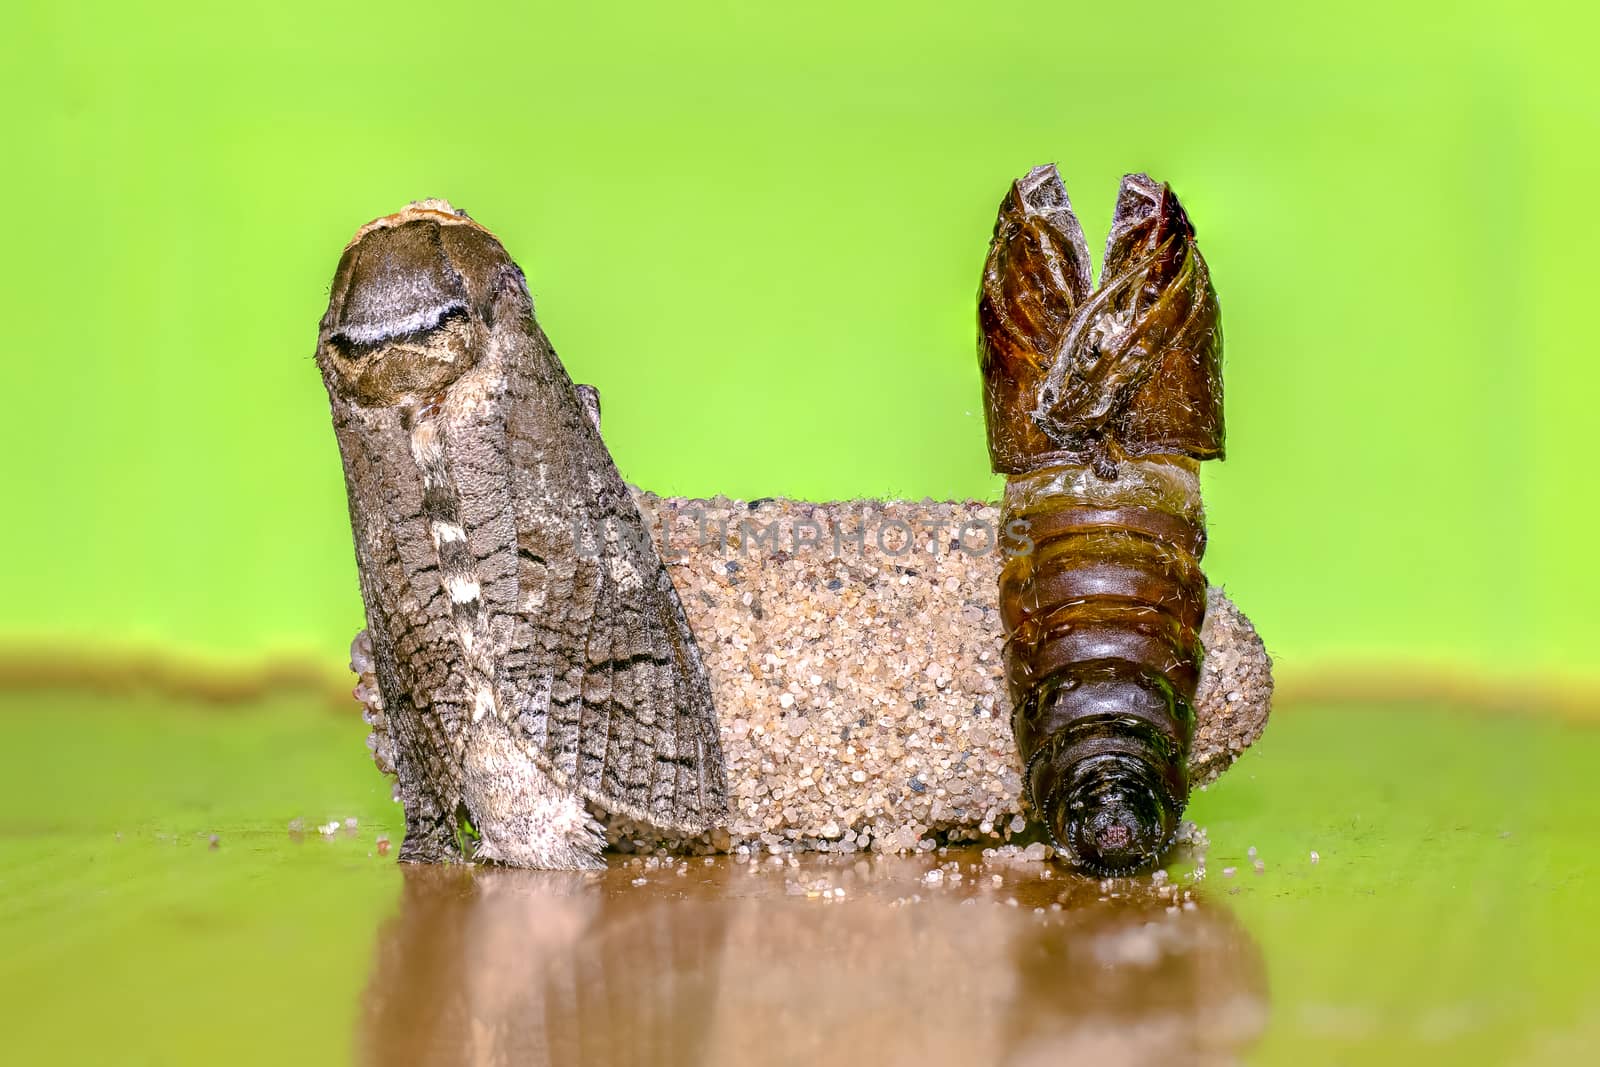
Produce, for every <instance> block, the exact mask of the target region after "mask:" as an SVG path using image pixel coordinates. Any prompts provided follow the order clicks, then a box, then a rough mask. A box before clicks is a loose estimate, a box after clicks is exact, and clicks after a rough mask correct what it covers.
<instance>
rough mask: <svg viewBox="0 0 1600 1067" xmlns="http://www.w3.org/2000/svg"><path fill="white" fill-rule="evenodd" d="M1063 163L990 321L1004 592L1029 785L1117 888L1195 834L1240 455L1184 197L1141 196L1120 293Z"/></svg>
mask: <svg viewBox="0 0 1600 1067" xmlns="http://www.w3.org/2000/svg"><path fill="white" fill-rule="evenodd" d="M1083 247H1084V245H1083V237H1082V230H1081V227H1080V226H1079V225H1078V222H1077V220H1076V218H1075V217H1073V215H1072V211H1071V207H1070V206H1069V204H1068V201H1067V196H1066V191H1065V189H1064V188H1063V187H1062V185H1061V180H1060V178H1059V176H1058V175H1057V174H1056V171H1055V168H1053V167H1039V168H1035V169H1034V170H1032V171H1030V172H1029V173H1028V175H1027V176H1026V177H1024V178H1022V179H1020V180H1019V181H1017V182H1016V183H1015V184H1014V185H1013V186H1012V189H1011V191H1010V192H1009V193H1008V194H1007V197H1006V199H1005V200H1004V201H1003V202H1002V204H1001V207H1000V213H999V219H998V221H997V223H996V227H995V236H994V240H993V242H992V243H991V245H990V250H989V257H988V261H987V262H986V263H985V266H984V275H983V283H982V289H981V296H980V303H979V324H980V330H981V337H980V354H981V359H982V366H983V372H984V392H985V398H986V414H987V416H988V430H989V447H990V455H991V458H992V460H993V464H994V468H995V470H997V471H1001V472H1004V473H1005V474H1007V475H1008V480H1007V486H1006V497H1005V503H1004V508H1003V516H1002V521H1003V523H1004V525H1005V528H1006V529H1007V530H1008V531H1010V530H1025V531H1026V532H1027V533H1026V538H1025V540H1024V541H1023V543H1024V544H1025V545H1026V546H1027V548H1028V551H1026V552H1021V553H1017V554H1014V555H1013V556H1012V557H1011V558H1010V559H1008V561H1007V563H1006V565H1005V567H1004V569H1003V571H1002V573H1001V579H1000V608H1001V615H1002V619H1003V620H1004V624H1005V628H1006V669H1007V680H1008V685H1009V688H1010V690H1011V696H1012V705H1013V708H1014V711H1013V721H1012V727H1013V731H1014V733H1015V736H1016V739H1017V746H1018V750H1019V752H1020V754H1021V757H1022V760H1023V763H1024V766H1025V775H1024V777H1025V788H1026V790H1027V792H1028V795H1029V799H1030V801H1031V803H1032V805H1033V807H1034V808H1035V810H1036V811H1038V813H1039V814H1040V815H1041V816H1042V817H1043V818H1044V820H1045V822H1046V824H1047V825H1048V826H1049V828H1050V831H1051V833H1052V835H1053V836H1054V838H1055V840H1056V843H1057V845H1058V846H1059V847H1060V848H1061V849H1062V850H1063V852H1065V853H1066V854H1067V855H1068V856H1070V857H1072V858H1073V859H1074V860H1075V861H1077V862H1078V863H1079V864H1080V865H1082V866H1084V867H1087V868H1090V869H1092V870H1095V871H1097V872H1100V873H1121V872H1124V871H1129V870H1133V869H1137V868H1139V867H1142V866H1146V865H1148V864H1150V863H1153V862H1155V860H1156V859H1157V858H1158V857H1159V856H1160V854H1161V853H1162V851H1164V850H1165V849H1166V847H1167V846H1168V845H1169V844H1170V842H1171V840H1172V837H1173V834H1174V833H1175V832H1176V829H1177V823H1178V816H1179V814H1180V813H1181V812H1182V810H1183V806H1184V804H1185V803H1186V801H1187V798H1188V773H1187V756H1188V749H1189V744H1190V741H1191V738H1192V734H1193V729H1194V711H1193V708H1194V700H1195V692H1196V687H1197V685H1198V681H1199V667H1200V659H1201V654H1202V653H1201V646H1200V641H1199V633H1200V628H1201V625H1202V624H1203V622H1204V618H1205V609H1206V580H1205V575H1204V573H1203V572H1202V571H1201V568H1200V563H1199V560H1200V556H1201V555H1202V553H1203V552H1204V550H1205V519H1204V513H1203V511H1202V508H1201V502H1200V482H1199V466H1198V462H1197V461H1198V460H1201V459H1208V458H1213V457H1217V456H1220V455H1221V454H1222V446H1223V423H1222V388H1221V346H1222V335H1221V327H1220V321H1221V320H1220V314H1219V311H1218V307H1217V301H1216V294H1215V291H1214V290H1213V289H1212V286H1211V279H1210V274H1209V272H1208V271H1207V269H1206V265H1205V261H1204V259H1202V258H1201V256H1200V252H1199V249H1198V248H1197V246H1196V244H1195V237H1194V228H1193V226H1192V225H1191V224H1190V222H1189V219H1188V216H1187V214H1186V213H1185V212H1184V210H1183V208H1182V205H1181V204H1179V202H1178V200H1177V197H1176V196H1174V195H1173V193H1172V190H1171V189H1170V188H1169V187H1167V186H1166V185H1164V184H1158V183H1156V182H1154V181H1152V180H1151V179H1150V178H1148V177H1146V176H1144V175H1142V174H1136V175H1130V176H1128V177H1127V178H1125V179H1124V180H1123V183H1122V188H1121V190H1120V193H1119V195H1118V200H1117V208H1116V213H1115V216H1114V219H1113V223H1112V232H1111V237H1110V240H1109V242H1108V244H1107V249H1106V263H1105V267H1104V270H1103V272H1102V280H1101V284H1100V286H1099V287H1098V288H1096V289H1093V290H1092V291H1091V289H1090V286H1089V269H1088V262H1087V256H1086V254H1084V253H1083Z"/></svg>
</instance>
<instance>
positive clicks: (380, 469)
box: [332, 395, 470, 862]
mask: <svg viewBox="0 0 1600 1067" xmlns="http://www.w3.org/2000/svg"><path fill="white" fill-rule="evenodd" d="M332 406H333V421H334V431H335V434H336V435H337V437H338V439H339V453H340V456H341V458H342V459H343V461H344V470H345V481H346V484H347V487H348V489H349V497H350V521H351V526H352V528H353V532H354V535H355V549H356V562H357V565H358V569H359V571H360V576H361V594H362V600H363V602H364V603H365V605H366V612H367V632H368V634H369V635H370V637H371V640H372V658H373V664H374V671H375V672H376V674H377V676H378V684H379V688H380V690H381V691H382V693H383V699H384V700H385V702H386V704H387V708H386V720H387V722H388V725H389V729H390V730H391V731H392V732H393V734H394V740H395V762H396V766H397V769H398V772H399V773H398V778H399V789H400V796H399V799H400V801H401V803H402V804H403V805H404V809H405V816H406V839H405V845H404V847H403V849H402V852H401V858H403V859H408V860H419V861H425V862H441V861H445V860H449V859H453V858H458V857H459V848H458V846H457V843H456V841H455V836H454V835H455V814H456V807H457V805H458V803H459V802H460V787H461V770H460V758H459V756H460V744H459V742H460V739H461V737H462V733H463V729H464V727H465V725H466V722H467V721H468V718H469V716H470V708H469V706H468V704H467V699H466V697H465V693H466V690H467V686H466V684H465V682H464V681H463V679H462V677H461V674H462V672H461V666H460V655H459V651H458V649H457V647H456V645H455V642H454V640H453V636H452V635H453V631H452V629H451V626H450V604H449V601H448V599H447V598H446V596H445V594H444V591H443V589H442V587H441V584H440V581H439V573H438V572H439V566H438V559H437V556H436V554H435V551H434V546H433V543H432V540H431V538H430V535H429V533H428V527H427V521H426V519H425V518H424V516H423V506H422V487H421V484H420V482H419V480H418V478H417V473H416V467H415V464H414V463H413V462H412V460H411V451H410V446H409V443H408V434H407V433H406V431H405V429H404V428H403V427H402V426H401V420H400V414H399V412H397V411H394V410H373V409H364V408H360V407H358V406H356V405H354V404H351V403H349V402H348V401H347V400H345V399H344V398H342V397H340V396H338V395H335V396H334V397H333V405H332Z"/></svg>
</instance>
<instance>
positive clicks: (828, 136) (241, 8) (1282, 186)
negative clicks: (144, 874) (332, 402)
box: [0, 0, 1600, 676]
mask: <svg viewBox="0 0 1600 1067" xmlns="http://www.w3.org/2000/svg"><path fill="white" fill-rule="evenodd" d="M1500 6H1501V5H1488V4H1484V5H1475V4H1466V5H1453V6H1450V7H1447V8H1441V7H1436V6H1431V5H1428V6H1424V5H1416V6H1415V7H1411V8H1408V7H1407V6H1406V5H1397V4H1394V3H1370V2H1361V3H1355V4H1340V5H1295V6H1292V7H1284V6H1283V5H1278V4H1257V5H1224V6H1221V7H1219V6H1217V5H1200V4H1185V5H1181V6H1169V5H1161V4H1142V5H1138V6H1129V5H1109V4H1107V5H1097V6H1086V5H1070V4H1068V5H1052V6H1044V5H1004V6H994V5H977V4H973V5H965V6H960V7H954V8H941V7H939V6H937V5H930V4H926V3H915V4H912V3H899V4H886V5H862V4H855V3H848V4H832V3H823V4H817V3H812V4H806V5H758V4H753V3H751V4H746V3H722V4H707V5H683V4H673V5H660V6H648V5H636V4H608V5H605V6H603V7H599V6H597V7H590V6H588V5H574V4H562V5H549V4H532V5H508V6H505V7H501V8H491V7H487V6H481V5H480V6H475V7H472V8H464V9H461V10H459V11H446V10H445V9H442V8H439V7H438V6H436V5H419V4H403V3H397V4H389V5H384V6H382V7H367V8H366V9H364V10H357V9H347V8H344V7H342V6H340V5H332V4H321V3H319V4H304V3H300V2H298V0H289V2H285V3H275V4H270V5H267V4H261V5H248V4H247V5H231V6H226V7H215V6H210V5H173V4H168V5H161V6H160V7H158V8H156V9H147V8H145V7H143V6H141V5H128V4H108V3H90V4H74V5H57V4H44V3H39V2H37V0H28V2H26V3H24V4H23V6H22V8H21V9H20V11H19V10H16V9H13V13H12V15H11V16H10V20H11V24H10V26H9V28H8V31H7V33H6V35H5V37H6V40H5V41H4V43H3V44H0V48H4V49H5V53H6V54H5V55H4V56H3V57H0V58H3V59H4V63H3V64H0V80H3V87H4V89H5V91H6V98H7V99H8V100H9V101H10V106H9V107H8V108H7V109H6V115H5V117H4V119H0V122H3V124H4V141H3V143H4V144H5V146H6V150H5V155H6V157H7V160H8V162H7V163H6V165H5V166H4V168H3V173H4V177H3V179H0V180H3V181H4V183H5V190H6V200H7V203H8V204H9V206H10V211H9V212H8V217H7V230H8V232H7V242H6V245H7V250H8V254H7V255H5V256H4V257H0V285H3V288H4V291H5V292H6V293H7V294H8V297H9V300H8V304H9V306H10V309H11V314H10V315H9V316H8V319H7V323H6V329H5V330H4V333H3V337H4V341H3V344H4V346H5V349H6V352H7V355H6V364H5V365H6V371H7V374H6V379H7V386H8V391H9V398H10V402H9V403H8V404H7V406H6V413H5V417H4V418H3V419H0V454H3V455H5V456H6V460H5V465H4V470H5V477H6V483H7V484H6V486H5V500H6V507H5V520H6V521H5V522H4V523H0V558H3V559H6V560H8V561H11V562H10V563H9V564H8V565H7V566H6V568H5V571H6V574H7V579H8V581H7V585H8V590H7V592H8V595H7V596H6V597H5V598H3V599H0V637H9V638H11V639H13V640H15V639H18V638H29V639H45V640H61V639H70V640H74V641H83V642H87V643H90V644H92V645H95V646H99V645H107V644H109V645H116V646H129V645H132V646H136V647H147V646H151V645H155V646H160V647H171V648H176V649H178V650H181V651H184V652H187V653H198V654H202V655H210V656H218V657H223V658H231V657H240V656H244V657H249V656H253V655H255V654H258V653H262V652H268V651H270V652H289V653H309V654H313V655H315V656H317V657H319V658H322V659H325V660H326V661H328V662H329V663H333V662H337V661H338V660H339V657H340V656H341V655H342V652H343V648H344V644H345V642H346V641H347V640H348V638H349V635H350V633H351V632H352V631H354V630H355V629H356V628H357V627H358V626H359V624H360V607H359V600H358V596H357V589H356V581H355V571H354V563H353V559H352V552H351V549H350V544H349V530H348V525H347V517H346V515H345V512H344V506H345V505H344V490H343V486H342V482H341V478H340V471H339V464H338V459H337V454H336V451H335V446H334V441H333V436H332V433H331V429H330V423H329V419H328V412H327V402H326V398H325V396H324V394H323V393H322V387H321V385H320V382H319V380H318V377H317V374H316V372H315V369H314V366H313V363H312V359H311V356H312V351H313V347H314V339H315V332H316V323H317V320H318V318H319V317H320V315H321V313H322V310H323V306H324V302H325V300H326V297H327V285H328V282H329V279H330V278H331V275H332V271H333V268H334V264H335V262H336V260H337V258H338V255H339V251H340V249H341V247H342V245H343V244H344V242H345V241H346V240H347V239H348V238H349V236H350V234H351V233H352V232H353V231H354V230H355V228H356V227H357V226H358V225H360V224H361V223H362V222H364V221H366V220H367V219H369V218H371V217H373V216H375V215H378V214H382V213H386V212H388V211H391V210H394V209H396V208H398V207H399V206H400V205H402V204H404V203H405V202H406V201H408V200H410V199H412V198H416V197H422V196H444V197H449V198H450V199H452V200H453V201H454V202H455V203H457V204H458V205H459V206H463V207H465V208H466V209H468V210H469V211H471V212H472V213H473V214H474V216H475V217H477V218H478V219H479V220H481V221H482V222H484V223H485V224H486V225H488V226H489V227H490V228H491V229H493V230H495V231H496V232H497V233H498V234H499V235H500V236H501V237H502V238H503V240H504V241H505V243H506V245H507V246H508V247H509V248H510V249H511V251H512V253H513V255H515V256H516V257H517V258H518V259H519V260H520V262H521V263H522V264H523V266H524V268H525V270H526V273H527V275H528V277H529V281H530V284H531V286H532V288H533V291H534V295H535V299H536V301H537V305H538V309H539V314H540V317H541V320H542V321H543V323H544V325H545V327H546V329H547V331H548V332H549V333H550V335H551V336H552V338H553V339H554V340H555V342H556V345H557V347H558V349H559V350H560V352H561V354H562V357H563V358H564V360H565V361H566V363H567V365H568V367H569V369H570V370H571V371H572V373H573V375H574V377H575V378H577V379H579V380H583V381H589V382H593V383H595V384H597V385H598V386H599V387H600V389H601V391H602V394H603V396H604V399H605V405H606V419H607V438H608V440H609V442H610V445H611V447H612V449H613V451H614V452H615V454H616V457H617V460H618V462H619V465H620V466H621V468H622V470H623V473H624V474H625V475H626V476H627V477H629V478H630V479H631V480H633V481H635V482H637V483H638V484H641V485H643V486H645V487H647V488H651V489H655V490H658V491H664V492H675V493H692V494H711V493H717V492H726V493H729V494H733V495H743V496H756V495H766V494H793V495H800V496H807V497H843V496H852V495H878V494H903V495H910V496H921V495H924V494H927V495H931V496H934V497H958V496H977V497H993V496H994V495H995V494H996V493H997V490H998V485H999V481H998V479H996V478H995V477H994V476H993V475H991V474H990V473H989V472H988V470H987V463H986V456H985V452H984V446H983V426H982V413H981V410H980V404H979V382H978V375H977V370H976V359H975V354H974V333H975V328H974V303H975V300H974V294H975V289H976V283H977V276H978V271H979V268H980V266H981V263H982V259H983V254H984V250H985V247H986V243H987V240H988V236H989V232H990V229H991V227H992V225H993V216H994V210H995V207H996V205H997V203H998V201H999V199H1000V197H1001V196H1002V194H1003V193H1004V192H1005V190H1006V187H1007V184H1008V182H1009V181H1010V180H1011V179H1012V178H1013V177H1015V176H1017V175H1019V174H1021V173H1022V172H1023V171H1025V170H1026V169H1027V168H1028V167H1029V166H1030V165H1032V164H1035V163H1039V162H1044V161H1051V160H1055V161H1059V163H1060V165H1061V169H1062V172H1063V174H1064V176H1065V178H1066V181H1067V183H1068V188H1069V191H1070V192H1071V193H1072V194H1073V195H1074V197H1075V202H1076V206H1077V207H1078V209H1079V211H1080V212H1081V214H1082V216H1083V218H1084V222H1085V229H1086V231H1088V232H1089V234H1090V235H1091V236H1090V242H1091V245H1094V246H1098V244H1099V243H1100V242H1101V241H1102V240H1103V237H1102V235H1103V233H1104V228H1105V226H1106V225H1107V224H1108V221H1109V216H1110V210H1111V206H1112V199H1113V196H1114V193H1115V190H1116V184H1117V181H1118V178H1119V176H1120V175H1121V174H1122V173H1123V172H1124V171H1130V170H1138V169H1145V170H1148V171H1149V172H1151V173H1152V174H1154V175H1156V176H1157V177H1158V178H1162V179H1165V180H1169V181H1171V182H1172V183H1173V185H1174V187H1175V188H1176V189H1177V190H1178V192H1179V194H1180V195H1181V196H1182V197H1183V199H1184V201H1185V203H1186V205H1187V206H1188V208H1189V210H1190V213H1191V215H1192V217H1193V218H1194V219H1195V220H1196V223H1197V226H1198V228H1199V231H1200V236H1201V246H1202V248H1203V250H1204V252H1205V255H1206V256H1207V258H1208V260H1209V261H1210V263H1211V265H1212V270H1213V274H1214V277H1215V279H1216V283H1217V286H1218V290H1219V292H1220V294H1221V297H1222V303H1223V309H1224V320H1225V324H1226V331H1227V350H1226V356H1227V389H1228V422H1229V451H1230V457H1231V458H1229V459H1228V460H1227V462H1226V463H1224V464H1212V465H1209V466H1208V468H1207V471H1206V480H1207V482H1206V494H1207V501H1208V506H1209V510H1210V514H1211V522H1212V542H1211V544H1212V548H1211V550H1210V554H1209V556H1208V558H1207V563H1208V570H1209V571H1210V573H1211V574H1212V575H1213V577H1214V579H1216V580H1220V581H1223V582H1225V583H1226V584H1227V585H1228V586H1229V587H1230V589H1231V590H1232V591H1233V592H1234V594H1235V595H1236V597H1237V599H1238V600H1239V601H1240V603H1241V604H1243V605H1244V606H1245V607H1246V608H1247V610H1249V611H1250V612H1251V613H1252V614H1253V615H1254V616H1255V617H1256V620H1257V621H1258V623H1259V624H1260V626H1261V628H1262V630H1263V632H1264V633H1265V634H1266V636H1267V638H1268V640H1269V642H1270V643H1271V645H1272V646H1273V648H1274V650H1275V651H1276V653H1277V655H1278V657H1279V661H1280V664H1282V666H1283V667H1284V669H1285V671H1286V672H1289V673H1293V672H1295V671H1297V670H1303V669H1308V668H1314V667H1317V666H1319V665H1324V664H1342V663H1351V662H1372V661H1380V662H1385V663H1395V662H1399V663H1414V662H1423V663H1433V664H1444V665H1447V666H1453V667H1458V668H1469V669H1471V670H1473V671H1493V672H1499V673H1501V674H1504V675H1518V676H1522V675H1544V676H1548V675H1551V674H1552V673H1554V674H1557V675H1560V674H1574V673H1575V674H1583V673H1584V672H1585V671H1586V669H1587V667H1588V666H1589V663H1590V660H1591V655H1590V650H1591V648H1592V647H1593V646H1594V643H1595V640H1596V637H1597V636H1600V624H1597V622H1596V618H1597V613H1596V611H1595V609H1594V605H1595V602H1596V600H1597V597H1600V580H1597V579H1596V577H1595V572H1594V568H1592V567H1591V566H1590V565H1589V559H1590V556H1591V550H1590V544H1591V542H1592V535H1591V533H1590V530H1589V525H1590V523H1591V522H1592V521H1593V520H1594V518H1595V516H1596V507H1595V503H1594V494H1593V492H1592V486H1593V483H1594V478H1593V472H1592V468H1591V458H1590V455H1589V449H1588V442H1589V439H1590V436H1591V433H1590V422H1591V418H1590V414H1589V412H1590V408H1591V406H1592V397H1593V395H1594V391H1595V386H1596V384H1597V381H1600V376H1597V374H1596V372H1595V368H1594V363H1595V358H1594V337H1593V332H1592V330H1591V328H1590V324H1591V322H1592V320H1593V314H1594V313H1593V306H1594V304H1593V299H1594V297H1593V293H1592V283H1591V278H1592V275H1593V256H1594V252H1593V249H1594V248H1595V245H1596V238H1597V236H1600V228H1597V224H1596V214H1595V211H1594V209H1593V206H1592V204H1591V196H1590V194H1591V191H1592V189H1593V186H1594V181H1595V178H1596V174H1597V170H1600V148H1597V143H1596V138H1595V134H1596V127H1597V124H1600V123H1597V114H1600V111H1597V108H1596V93H1595V91H1594V90H1595V78H1594V77H1593V73H1592V72H1593V66H1594V64H1593V62H1592V59H1591V57H1590V55H1589V52H1590V50H1591V43H1592V39H1593V34H1592V33H1591V32H1587V31H1589V30H1592V26H1589V25H1587V24H1586V21H1575V20H1577V19H1580V18H1581V19H1583V20H1588V19H1589V16H1588V15H1587V13H1586V12H1580V11H1579V10H1578V9H1576V8H1573V9H1570V10H1567V11H1563V12H1560V13H1559V14H1558V13H1557V11H1556V10H1555V9H1553V8H1552V9H1549V10H1544V9H1541V7H1540V5H1536V4H1523V5H1518V6H1516V8H1515V9H1514V10H1507V11H1504V12H1502V11H1500V10H1499V8H1500Z"/></svg>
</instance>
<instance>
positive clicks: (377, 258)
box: [317, 200, 531, 407]
mask: <svg viewBox="0 0 1600 1067" xmlns="http://www.w3.org/2000/svg"><path fill="white" fill-rule="evenodd" d="M508 290H510V294H509V295H511V296H513V297H520V299H521V302H523V303H526V301H527V289H526V286H525V284H524V283H523V281H522V275H521V272H520V271H518V270H517V267H516V265H515V264H514V263H513V262H512V260H511V258H510V256H508V255H507V254H506V251H505V249H504V248H503V247H501V245H500V242H499V241H497V240H495V238H494V236H493V235H492V234H490V233H489V232H488V231H487V230H485V229H484V228H483V227H481V226H479V225H478V224H477V223H475V222H473V221H472V220H471V219H469V218H467V216H466V215H465V214H464V213H461V212H458V211H456V210H455V209H454V208H452V207H450V205H449V204H448V203H446V202H445V201H442V200H425V201H420V202H418V203H416V204H412V205H411V206H410V207H408V208H406V209H405V210H403V211H400V212H397V213H395V214H393V215H387V216H385V217H383V218H381V219H377V220H375V221H373V222H370V223H368V224H367V225H366V226H363V227H362V228H361V229H360V230H359V231H358V232H357V233H356V236H355V238H354V239H353V240H351V242H350V244H349V245H348V246H346V248H345V250H344V255H343V256H342V257H341V258H340V260H339V268H338V271H337V272H336V273H335V274H334V279H333V286H332V291H331V293H330V297H329V301H328V311H327V314H326V315H324V316H323V319H322V329H321V334H320V337H319V339H318V345H317V362H318V364H319V365H320V366H321V368H322V371H323V375H324V378H325V380H326V381H327V384H328V388H329V389H330V390H332V391H335V392H337V393H339V394H340V395H342V396H344V397H346V398H348V399H350V400H352V401H354V402H355V403H357V404H359V405H361V406H363V407H394V406H399V405H406V404H412V403H417V402H420V401H425V400H427V399H429V398H432V397H436V396H438V395H439V394H440V393H442V392H444V390H446V389H447V388H449V386H450V385H451V384H452V383H454V382H455V381H456V379H458V378H460V377H461V375H463V374H465V373H466V372H467V371H468V370H470V369H471V368H472V367H473V366H475V365H476V364H477V363H478V362H479V360H480V359H481V358H482V354H483V350H484V347H485V344H486V342H487V338H486V332H487V328H488V326H489V325H491V324H492V322H493V320H494V317H495V315H496V314H497V312H499V311H502V310H503V309H501V308H499V306H498V305H499V304H500V302H501V298H502V297H503V296H505V295H507V291H508ZM530 310H531V307H530Z"/></svg>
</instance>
